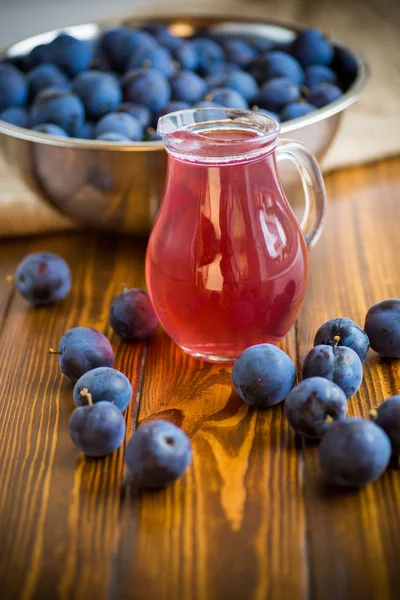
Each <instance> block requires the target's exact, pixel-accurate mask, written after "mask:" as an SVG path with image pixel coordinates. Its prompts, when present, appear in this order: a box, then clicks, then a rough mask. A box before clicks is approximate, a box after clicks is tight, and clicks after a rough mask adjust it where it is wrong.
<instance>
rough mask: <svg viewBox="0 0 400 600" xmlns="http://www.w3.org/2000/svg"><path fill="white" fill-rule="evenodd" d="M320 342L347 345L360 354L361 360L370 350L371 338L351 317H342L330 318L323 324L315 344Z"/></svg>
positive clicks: (328, 344)
mask: <svg viewBox="0 0 400 600" xmlns="http://www.w3.org/2000/svg"><path fill="white" fill-rule="evenodd" d="M337 338H339V340H337ZM320 344H326V345H327V346H334V345H337V346H338V347H340V346H347V347H348V348H351V349H352V350H354V352H356V354H358V356H359V357H360V360H361V362H364V360H365V359H366V358H367V354H368V350H369V339H368V336H367V334H366V333H365V331H363V330H362V329H361V327H359V326H358V325H357V323H354V321H352V320H351V319H346V318H342V317H338V318H336V319H330V320H329V321H326V323H324V324H323V325H321V327H320V328H319V329H318V331H317V333H316V334H315V338H314V346H319V345H320Z"/></svg>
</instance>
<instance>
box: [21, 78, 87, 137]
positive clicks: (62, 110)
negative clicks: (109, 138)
mask: <svg viewBox="0 0 400 600" xmlns="http://www.w3.org/2000/svg"><path fill="white" fill-rule="evenodd" d="M29 118H30V122H31V125H32V126H33V127H34V126H35V125H42V124H43V123H53V124H54V125H58V126H59V127H61V129H64V130H65V131H66V132H67V133H68V135H71V136H73V135H74V132H75V130H77V129H79V128H80V127H82V124H83V123H84V121H85V109H84V106H83V104H82V102H81V100H80V98H78V96H75V94H72V93H71V92H69V91H66V90H59V89H56V88H46V89H44V90H42V91H41V92H40V93H39V94H38V95H37V96H36V98H35V100H34V102H33V104H32V107H31V110H30V117H29Z"/></svg>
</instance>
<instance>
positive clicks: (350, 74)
mask: <svg viewBox="0 0 400 600" xmlns="http://www.w3.org/2000/svg"><path fill="white" fill-rule="evenodd" d="M332 68H333V69H334V70H335V71H336V73H337V74H338V75H340V78H341V79H343V80H344V81H345V83H346V84H347V85H349V84H350V83H353V81H354V80H355V78H356V77H357V73H358V64H357V61H356V59H355V58H354V56H353V55H352V54H350V52H349V51H348V50H346V49H345V48H341V47H340V46H336V47H335V53H334V57H333V63H332Z"/></svg>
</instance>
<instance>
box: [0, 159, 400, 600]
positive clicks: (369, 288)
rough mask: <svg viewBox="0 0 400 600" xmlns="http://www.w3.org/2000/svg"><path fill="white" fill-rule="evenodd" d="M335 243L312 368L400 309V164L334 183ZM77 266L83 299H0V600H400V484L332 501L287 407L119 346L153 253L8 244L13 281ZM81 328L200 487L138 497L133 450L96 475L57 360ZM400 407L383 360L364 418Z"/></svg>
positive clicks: (224, 375) (109, 240)
mask: <svg viewBox="0 0 400 600" xmlns="http://www.w3.org/2000/svg"><path fill="white" fill-rule="evenodd" d="M326 185H327V191H328V195H329V198H330V206H329V212H328V221H327V225H326V228H325V231H324V233H323V236H322V238H321V240H320V242H319V243H318V245H317V247H316V248H315V249H314V250H313V251H312V253H311V256H310V266H311V272H310V282H309V288H308V293H307V298H306V302H305V305H304V308H303V310H302V313H301V316H300V318H299V320H298V322H297V325H296V327H295V329H294V331H293V332H292V334H291V335H289V336H288V337H287V339H286V340H285V341H284V343H283V344H282V347H283V348H284V349H285V350H286V351H287V352H288V353H289V354H290V355H291V356H292V358H293V359H294V360H295V361H297V364H298V365H301V363H302V360H303V358H304V356H305V354H306V352H307V351H308V349H309V348H310V347H311V345H312V340H313V335H314V333H315V331H316V329H317V328H318V326H319V325H320V324H322V323H323V322H324V321H325V320H327V319H328V318H331V317H335V316H346V317H350V318H352V319H354V320H355V321H356V322H358V323H359V324H361V325H362V324H363V322H364V316H365V313H366V311H367V308H368V307H369V306H370V305H371V304H373V303H374V302H377V301H379V300H382V299H384V298H388V297H395V296H399V295H400V262H399V256H400V228H399V214H400V209H399V202H400V160H399V159H393V160H388V161H384V162H380V163H378V164H375V165H372V166H369V167H365V168H357V169H351V170H347V171H341V172H338V173H335V174H333V175H329V176H328V177H327V178H326ZM39 249H46V250H50V251H53V252H57V253H59V254H61V255H63V256H64V257H65V258H66V259H67V260H68V262H69V264H70V265H71V266H72V270H73V277H74V286H73V291H72V294H71V295H70V297H69V298H68V299H66V300H65V301H64V302H62V303H61V304H59V305H57V306H54V307H52V308H49V309H40V310H39V309H36V310H35V309H31V308H30V307H29V306H28V305H27V303H26V302H25V301H24V300H23V299H22V298H21V297H20V296H19V295H18V294H16V293H15V291H14V290H13V287H12V286H10V285H8V284H7V283H2V284H1V285H0V324H1V339H0V377H1V385H0V445H1V450H0V542H1V551H0V598H1V599H2V600H11V599H22V600H30V599H46V600H47V599H50V600H55V599H62V600H64V599H65V600H67V599H68V600H69V599H79V600H81V599H82V600H92V599H93V600H102V599H108V600H121V599H123V600H125V599H135V600H136V599H139V600H142V599H153V598H154V599H157V600H163V599H169V600H192V599H196V600H197V599H198V600H220V599H223V600H225V599H235V600H236V599H238V600H242V599H246V600H264V599H268V600H303V599H304V600H305V599H309V598H310V599H313V600H336V599H340V600H347V599H349V600H350V599H352V600H354V599H356V600H364V599H375V598H377V599H378V598H379V600H386V599H389V598H390V599H392V598H393V599H398V598H400V471H399V470H389V471H388V472H387V473H386V474H385V475H384V476H383V477H382V478H381V479H380V480H379V481H378V482H376V483H374V484H373V485H370V486H368V487H367V488H365V489H363V490H361V491H357V492H344V491H340V490H339V491H338V490H333V489H331V488H328V487H327V486H326V485H325V484H324V482H323V479H322V477H321V474H320V472H319V470H318V465H317V450H318V449H317V446H315V445H309V444H307V443H306V444H305V443H304V442H302V441H301V440H300V439H296V438H295V436H294V435H293V433H292V432H291V431H290V430H289V429H288V425H287V423H286V421H285V419H284V418H283V412H282V406H277V407H275V408H273V409H270V410H267V411H257V410H254V409H250V408H248V407H247V406H246V405H244V404H243V403H242V402H241V401H240V399H239V398H238V396H236V394H235V393H234V392H233V391H232V388H231V381H230V369H229V368H226V367H224V366H211V365H209V364H203V363H201V362H198V361H196V360H194V359H191V358H189V357H188V356H186V355H185V354H184V353H183V352H181V351H180V350H179V349H178V348H177V347H176V346H175V345H174V344H173V343H172V342H171V341H170V340H169V339H168V338H167V336H166V335H165V334H164V333H162V332H159V333H158V334H156V335H155V336H154V337H153V338H152V339H151V340H150V342H149V344H137V345H127V344H122V343H120V342H119V341H118V339H116V337H115V336H112V332H111V330H110V327H109V325H108V307H109V305H110V302H111V300H112V298H113V296H114V295H115V294H116V292H117V291H118V290H119V287H120V285H121V283H123V282H124V283H127V284H128V285H131V286H143V285H144V275H143V260H144V253H145V244H144V243H143V242H140V241H133V240H131V239H129V238H124V237H119V236H113V237H106V236H104V235H95V234H82V233H80V234H71V235H63V236H54V237H43V238H41V239H40V238H35V239H31V240H28V241H26V240H25V241H18V240H16V241H4V242H2V243H1V244H0V280H1V281H4V278H5V276H6V275H7V274H8V273H12V272H13V270H14V268H15V266H16V265H17V264H18V262H19V260H20V259H21V258H22V257H23V256H24V254H26V253H27V252H31V251H33V250H39ZM76 325H87V326H91V327H95V328H98V329H100V330H102V331H104V332H105V333H106V334H107V335H109V336H110V339H112V343H113V345H114V348H115V351H116V365H115V366H116V367H117V368H119V369H121V370H122V371H123V372H124V373H126V375H127V376H128V377H129V378H130V379H131V381H132V383H133V388H134V396H133V401H132V405H131V406H130V408H129V410H128V411H127V416H126V418H127V425H128V437H130V435H131V432H132V431H133V429H134V427H135V426H136V422H137V419H139V421H144V420H146V419H154V418H159V417H161V418H163V419H169V420H171V421H173V422H174V423H176V424H178V425H180V426H182V427H183V429H184V430H185V431H186V432H187V433H188V434H189V435H190V437H191V439H192V442H193V447H194V461H193V464H192V466H191V468H190V469H189V471H188V473H187V475H186V476H185V477H184V479H183V480H181V481H179V482H178V483H176V484H175V485H173V486H172V487H171V488H169V489H167V490H166V491H164V492H159V493H151V494H148V493H146V494H143V495H139V496H135V495H134V494H132V491H131V489H130V486H129V485H128V484H127V482H126V479H125V478H124V452H123V450H122V449H121V450H120V451H119V452H117V453H115V454H114V455H113V456H110V457H109V458H107V459H104V460H90V459H85V458H84V457H82V456H81V455H79V453H78V452H77V451H76V450H75V448H74V447H73V445H72V443H71V441H70V439H69V436H68V431H67V425H68V419H69V416H70V414H71V411H72V409H73V401H72V395H71V391H72V387H71V384H70V383H69V382H68V381H67V380H66V379H65V378H63V377H62V376H61V374H60V372H59V370H58V365H57V360H56V359H55V358H54V357H52V356H49V355H48V354H47V348H48V347H49V346H51V345H53V346H54V345H56V344H57V343H58V340H59V338H60V336H61V335H62V334H63V333H64V331H66V330H67V329H69V328H70V327H73V326H76ZM399 390H400V361H390V362H389V361H384V360H381V359H379V358H378V357H377V356H376V355H375V354H374V353H373V352H370V355H369V357H368V359H367V361H366V363H365V376H364V381H363V384H362V387H361V389H360V391H359V392H358V393H357V394H356V395H355V396H354V397H353V398H352V399H351V400H350V413H351V414H357V415H363V416H367V414H368V410H369V409H370V408H371V407H374V406H376V405H378V404H379V403H380V402H381V401H382V400H383V399H384V398H385V397H387V396H389V395H391V394H394V393H396V392H399Z"/></svg>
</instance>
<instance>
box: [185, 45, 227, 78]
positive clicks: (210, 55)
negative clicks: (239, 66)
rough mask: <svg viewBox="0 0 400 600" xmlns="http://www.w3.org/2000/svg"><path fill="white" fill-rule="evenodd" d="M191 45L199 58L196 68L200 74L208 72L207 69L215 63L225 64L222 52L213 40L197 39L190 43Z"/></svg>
mask: <svg viewBox="0 0 400 600" xmlns="http://www.w3.org/2000/svg"><path fill="white" fill-rule="evenodd" d="M192 44H193V46H194V47H195V50H196V52H197V55H198V57H199V60H198V68H199V70H200V71H201V72H202V73H207V72H209V69H210V68H212V66H213V65H215V64H217V63H222V62H225V55H224V51H223V50H222V48H221V46H219V45H218V44H217V43H216V42H215V41H214V40H210V39H208V38H204V37H198V38H195V39H194V40H193V41H192Z"/></svg>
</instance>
